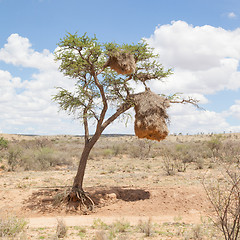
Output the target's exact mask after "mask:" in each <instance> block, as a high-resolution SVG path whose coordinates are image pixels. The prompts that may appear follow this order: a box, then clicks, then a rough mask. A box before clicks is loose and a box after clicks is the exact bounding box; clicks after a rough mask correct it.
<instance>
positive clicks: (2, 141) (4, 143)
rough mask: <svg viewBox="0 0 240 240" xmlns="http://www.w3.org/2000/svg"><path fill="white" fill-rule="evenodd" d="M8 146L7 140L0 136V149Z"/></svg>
mask: <svg viewBox="0 0 240 240" xmlns="http://www.w3.org/2000/svg"><path fill="white" fill-rule="evenodd" d="M6 148H8V141H7V140H6V139H4V138H3V137H1V138H0V150H2V149H6Z"/></svg>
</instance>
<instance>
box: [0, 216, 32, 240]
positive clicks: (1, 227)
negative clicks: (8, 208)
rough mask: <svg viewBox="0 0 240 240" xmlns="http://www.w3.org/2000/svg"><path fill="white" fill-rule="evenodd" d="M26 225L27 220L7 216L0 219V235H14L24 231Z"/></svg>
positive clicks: (2, 236)
mask: <svg viewBox="0 0 240 240" xmlns="http://www.w3.org/2000/svg"><path fill="white" fill-rule="evenodd" d="M26 225H27V222H26V221H25V220H24V219H21V218H16V217H9V218H6V219H0V237H1V238H4V237H16V236H17V235H18V234H19V233H21V232H23V231H24V229H25V227H26Z"/></svg>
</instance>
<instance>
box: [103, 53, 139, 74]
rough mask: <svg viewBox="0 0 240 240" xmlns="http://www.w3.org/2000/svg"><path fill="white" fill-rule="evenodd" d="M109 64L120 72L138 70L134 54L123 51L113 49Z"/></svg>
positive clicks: (127, 72)
mask: <svg viewBox="0 0 240 240" xmlns="http://www.w3.org/2000/svg"><path fill="white" fill-rule="evenodd" d="M108 66H109V67H110V68H111V69H113V70H115V71H116V72H117V73H118V74H131V73H134V72H135V70H136V63H135V59H134V56H133V55H132V54H131V53H128V52H123V51H112V52H111V53H110V54H109V59H108Z"/></svg>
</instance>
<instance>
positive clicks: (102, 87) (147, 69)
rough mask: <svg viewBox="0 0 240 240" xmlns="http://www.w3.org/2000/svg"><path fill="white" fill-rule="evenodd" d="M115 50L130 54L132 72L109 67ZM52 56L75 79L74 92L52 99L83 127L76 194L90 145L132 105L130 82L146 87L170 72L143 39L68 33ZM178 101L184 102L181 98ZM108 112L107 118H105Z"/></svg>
mask: <svg viewBox="0 0 240 240" xmlns="http://www.w3.org/2000/svg"><path fill="white" fill-rule="evenodd" d="M116 51H117V52H126V53H130V54H131V55H132V56H133V57H134V60H135V63H136V69H135V71H134V72H133V73H129V74H126V75H122V74H118V73H117V72H116V71H114V70H112V69H111V68H110V67H109V65H108V60H109V56H111V53H113V52H116ZM55 58H56V60H59V61H60V67H59V69H60V71H61V72H63V74H64V75H65V76H67V77H70V78H73V79H75V80H76V85H75V91H74V92H70V91H68V90H66V89H63V88H58V89H59V92H58V93H57V94H56V95H55V96H54V98H53V99H54V100H55V101H56V102H57V103H58V104H59V107H60V109H62V110H65V111H67V112H68V113H70V114H75V115H76V114H77V117H78V118H80V119H82V121H83V126H84V130H85V134H84V136H85V144H84V148H83V151H82V155H81V158H80V161H79V166H78V170H77V174H76V176H75V179H74V183H73V187H72V192H71V193H76V194H77V196H79V194H81V195H82V194H84V192H83V178H84V173H85V168H86V164H87V159H88V156H89V153H90V151H91V149H92V148H93V146H94V144H95V143H96V142H97V141H98V139H99V137H100V136H101V134H102V132H103V131H104V129H105V128H106V127H107V126H108V125H109V124H110V123H112V122H113V121H114V120H115V119H116V118H117V117H119V116H120V115H121V114H124V113H125V112H126V111H127V110H128V109H130V108H131V107H133V106H134V102H133V101H132V99H133V96H134V95H135V94H136V93H135V91H134V89H133V88H132V87H131V86H133V84H132V83H134V82H135V83H137V84H139V83H140V84H143V85H144V86H145V87H146V88H147V82H148V81H150V80H153V79H154V80H159V81H163V78H165V77H167V76H168V75H170V74H171V70H170V69H168V70H166V71H165V70H164V68H163V66H162V65H161V64H160V63H159V62H158V55H156V54H154V53H153V49H152V48H150V47H149V46H148V44H147V43H146V42H144V41H141V42H140V43H138V44H122V45H120V44H116V43H112V42H110V43H103V44H102V43H99V41H98V39H97V38H96V37H93V38H90V37H88V36H87V35H86V34H84V35H83V36H78V35H77V34H70V33H68V34H67V35H66V36H65V37H64V38H63V39H61V40H60V42H59V43H58V50H57V51H56V52H55ZM173 102H179V101H174V100H173ZM180 102H182V103H184V102H185V100H181V101H180ZM186 102H191V101H186ZM110 109H111V111H109V110H110ZM113 109H115V110H114V112H113ZM112 112H113V113H112ZM109 113H110V117H108V118H107V117H106V116H107V115H109ZM111 113H112V114H111ZM92 119H93V120H94V121H95V130H94V133H93V134H92V135H90V133H89V121H90V120H91V121H92ZM73 195H74V194H72V196H73Z"/></svg>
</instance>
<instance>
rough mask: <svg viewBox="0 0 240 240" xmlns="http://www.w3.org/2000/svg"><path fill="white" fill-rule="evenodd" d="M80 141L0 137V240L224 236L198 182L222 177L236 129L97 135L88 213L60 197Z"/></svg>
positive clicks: (236, 142) (235, 144)
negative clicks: (158, 137)
mask: <svg viewBox="0 0 240 240" xmlns="http://www.w3.org/2000/svg"><path fill="white" fill-rule="evenodd" d="M83 141H84V139H83V138H82V137H78V136H20V135H6V134H1V135H0V150H1V152H0V169H1V171H0V217H1V222H0V238H1V237H2V238H5V239H59V238H64V239H96V240H101V239H102V240H105V239H163V240H164V239H176V240H177V239H186V240H188V239H224V238H223V235H222V233H221V231H220V230H219V229H218V227H217V226H216V222H214V221H213V220H214V219H215V212H214V209H213V207H212V205H211V203H210V201H209V199H208V198H207V194H206V191H205V189H204V187H203V182H204V183H206V186H210V185H208V184H215V183H218V184H219V183H220V182H224V180H225V174H224V173H225V169H226V166H227V165H229V164H230V163H233V162H234V163H238V162H239V160H240V134H237V133H231V134H222V135H195V136H191V135H189V136H182V135H178V136H169V137H168V138H167V139H166V140H164V141H162V142H160V143H159V142H155V141H148V140H139V139H137V138H136V137H133V136H102V137H101V139H100V140H99V142H98V143H97V145H96V147H95V148H94V149H93V151H92V153H91V155H90V159H89V161H88V165H87V169H86V175H85V181H84V186H85V191H87V192H88V193H89V195H90V196H91V198H92V199H93V201H94V203H95V207H94V209H93V211H89V210H87V209H82V210H79V209H78V210H73V209H72V208H68V207H67V206H66V203H65V202H64V199H65V196H66V194H67V191H68V189H69V188H70V187H71V184H72V182H73V178H74V176H75V174H76V169H77V164H78V159H79V157H80V154H81V149H82V146H83Z"/></svg>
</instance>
